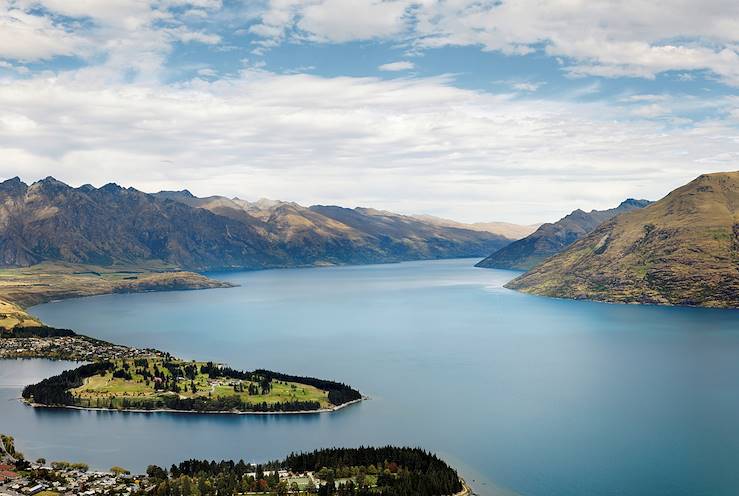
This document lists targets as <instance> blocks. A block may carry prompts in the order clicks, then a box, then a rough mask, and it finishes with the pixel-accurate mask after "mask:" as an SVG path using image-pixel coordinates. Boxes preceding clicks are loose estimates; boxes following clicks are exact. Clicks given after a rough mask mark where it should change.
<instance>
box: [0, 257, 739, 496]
mask: <svg viewBox="0 0 739 496" xmlns="http://www.w3.org/2000/svg"><path fill="white" fill-rule="evenodd" d="M471 265H472V261H471V260H453V261H440V262H413V263H404V264H397V265H379V266H363V267H343V268H325V269H297V270H277V271H264V272H244V273H230V274H217V277H220V278H222V279H226V280H229V281H232V282H235V283H238V284H240V285H241V286H240V287H239V288H235V289H223V290H222V289H217V290H208V291H193V292H173V293H150V294H138V295H110V296H101V297H94V298H87V299H80V300H70V301H65V302H60V303H53V304H47V305H42V306H39V307H36V308H34V309H33V311H34V312H35V313H36V314H37V315H39V316H40V317H42V318H43V319H44V320H45V321H46V322H48V323H50V324H53V325H56V326H61V327H69V328H73V329H76V330H79V331H81V332H84V333H87V334H90V335H92V336H96V337H100V338H103V339H107V340H110V341H114V342H120V343H125V344H130V345H135V346H152V347H157V348H160V349H164V350H168V351H171V352H173V353H175V354H177V355H179V356H182V357H184V358H200V359H212V360H217V361H224V362H228V363H229V364H231V365H233V366H236V367H240V368H247V369H250V368H256V367H266V368H273V369H277V370H282V371H286V372H291V373H296V374H309V375H314V376H318V377H325V378H333V379H337V380H341V381H345V382H348V383H350V384H352V385H354V386H356V387H358V388H359V389H360V390H361V391H362V392H363V393H365V394H367V395H369V396H371V398H372V399H371V400H370V401H366V402H363V403H362V404H360V405H356V406H353V407H350V408H347V409H345V410H343V411H341V412H338V413H335V414H321V415H309V416H217V415H186V414H180V415H177V414H130V413H128V414H126V413H124V414H115V413H99V412H78V411H64V410H61V411H57V410H36V409H32V408H29V407H25V406H23V405H22V404H20V403H19V402H17V401H12V400H9V399H12V398H15V397H17V396H18V394H19V389H18V386H17V385H18V384H23V383H26V382H30V378H33V377H38V378H40V377H43V376H46V375H51V374H52V373H56V372H57V371H58V370H60V368H61V367H63V366H65V364H62V363H54V362H46V361H10V362H0V383H2V384H6V386H4V387H2V388H1V389H0V431H9V432H12V433H13V434H14V435H15V436H16V438H17V444H18V445H19V446H20V448H21V449H22V450H24V451H25V452H26V454H27V456H28V457H37V456H42V455H43V456H46V457H47V458H48V459H66V460H73V461H78V460H79V461H85V462H88V463H90V465H92V466H95V467H99V468H108V467H110V466H112V465H122V466H125V467H127V468H130V469H133V470H142V469H144V468H145V466H146V465H147V464H148V463H157V464H160V465H168V464H171V463H173V462H175V461H179V460H182V459H185V458H188V457H201V458H205V457H207V458H244V459H245V460H247V461H264V460H267V459H272V458H278V457H282V456H283V455H285V454H286V453H288V452H289V451H291V450H300V449H312V448H317V447H322V446H333V445H342V446H356V445H360V444H382V443H394V444H409V445H420V446H423V447H426V448H428V449H430V450H433V451H436V452H438V453H440V454H441V455H442V456H443V457H444V458H446V459H447V460H448V461H450V462H451V463H452V464H454V465H455V466H456V467H458V468H459V469H460V471H461V472H462V474H463V475H464V476H465V477H466V478H467V479H468V480H472V479H474V481H475V482H474V483H473V485H474V487H475V488H476V489H477V490H478V492H479V493H481V494H485V495H487V494H498V493H499V491H498V488H507V489H508V490H510V491H511V492H512V493H518V494H523V495H542V496H544V495H547V496H551V495H555V496H560V495H561V496H565V495H567V496H572V495H583V496H585V495H587V496H592V495H625V494H629V495H641V494H643V495H685V496H699V495H707V496H708V495H711V496H714V495H734V494H737V493H739V470H737V460H739V312H737V311H731V310H707V309H690V308H661V307H650V306H627V305H607V304H598V303H590V302H576V301H566V300H555V299H546V298H538V297H531V296H526V295H522V294H518V293H515V292H512V291H508V290H506V289H503V288H502V287H501V286H502V284H504V283H505V282H506V281H507V280H509V279H510V278H511V277H513V276H514V275H515V273H513V272H507V271H495V270H487V269H476V268H473V267H472V266H471ZM19 376H22V379H21V380H19V379H18V378H17V377H19Z"/></svg>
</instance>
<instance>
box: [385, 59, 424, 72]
mask: <svg viewBox="0 0 739 496" xmlns="http://www.w3.org/2000/svg"><path fill="white" fill-rule="evenodd" d="M414 67H416V66H415V64H414V63H413V62H410V61H407V60H400V61H398V62H389V63H387V64H382V65H381V66H379V67H378V69H379V70H381V71H390V72H397V71H408V70H411V69H413V68H414Z"/></svg>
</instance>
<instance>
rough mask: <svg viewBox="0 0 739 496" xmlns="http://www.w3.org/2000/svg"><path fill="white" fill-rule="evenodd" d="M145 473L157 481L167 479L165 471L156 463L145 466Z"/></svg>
mask: <svg viewBox="0 0 739 496" xmlns="http://www.w3.org/2000/svg"><path fill="white" fill-rule="evenodd" d="M146 475H148V476H149V477H150V478H152V479H155V480H158V481H165V480H167V472H166V471H165V470H164V469H163V468H162V467H159V466H157V465H149V466H148V467H146Z"/></svg>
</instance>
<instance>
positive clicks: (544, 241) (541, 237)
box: [477, 198, 650, 270]
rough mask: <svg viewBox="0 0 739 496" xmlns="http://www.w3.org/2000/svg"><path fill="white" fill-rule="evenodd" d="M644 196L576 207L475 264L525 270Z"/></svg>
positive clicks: (636, 205) (632, 206) (640, 204)
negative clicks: (611, 205)
mask: <svg viewBox="0 0 739 496" xmlns="http://www.w3.org/2000/svg"><path fill="white" fill-rule="evenodd" d="M649 203H650V202H649V201H648V200H634V199H631V198H630V199H628V200H625V201H623V202H621V204H620V205H619V206H617V207H616V208H611V209H608V210H591V211H590V212H585V211H583V210H580V209H577V210H575V211H573V212H572V213H570V214H569V215H566V216H565V217H563V218H561V219H560V220H558V221H557V222H554V223H547V224H542V225H541V226H540V227H539V228H538V229H536V231H535V232H533V233H532V234H530V235H528V236H526V237H525V238H523V239H519V240H518V241H515V242H513V243H510V244H508V245H506V246H504V247H502V248H500V249H499V250H498V251H496V252H495V253H493V254H492V255H490V256H488V257H487V258H485V259H484V260H482V261H480V262H479V263H478V264H477V267H485V268H492V269H510V270H529V269H531V268H533V267H535V266H536V265H538V264H539V263H541V262H542V261H544V260H546V259H547V258H549V257H551V256H552V255H555V254H557V253H559V252H561V251H562V250H563V249H565V248H566V247H568V246H569V245H571V244H572V243H574V242H575V241H577V240H578V239H580V238H582V237H583V236H585V235H586V234H588V233H589V232H591V231H592V230H593V229H595V228H596V227H597V226H598V225H599V224H601V223H602V222H604V221H606V220H608V219H611V218H612V217H615V216H616V215H618V214H621V213H624V212H628V211H630V210H634V209H639V208H643V207H645V206H647V205H649Z"/></svg>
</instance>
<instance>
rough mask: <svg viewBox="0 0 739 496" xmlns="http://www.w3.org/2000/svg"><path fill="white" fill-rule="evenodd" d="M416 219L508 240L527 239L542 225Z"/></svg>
mask: <svg viewBox="0 0 739 496" xmlns="http://www.w3.org/2000/svg"><path fill="white" fill-rule="evenodd" d="M413 217H415V218H416V219H419V220H421V221H423V222H428V223H430V224H434V225H437V226H445V227H457V228H460V229H472V230H473V231H484V232H489V233H493V234H500V235H501V236H505V237H506V238H508V239H513V240H516V239H521V238H525V237H526V236H528V235H529V234H531V233H533V232H534V231H536V230H537V229H538V228H539V226H541V224H529V225H523V224H513V223H511V222H474V223H471V224H467V223H464V222H457V221H454V220H450V219H444V218H442V217H435V216H433V215H423V214H419V215H414V216H413Z"/></svg>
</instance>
